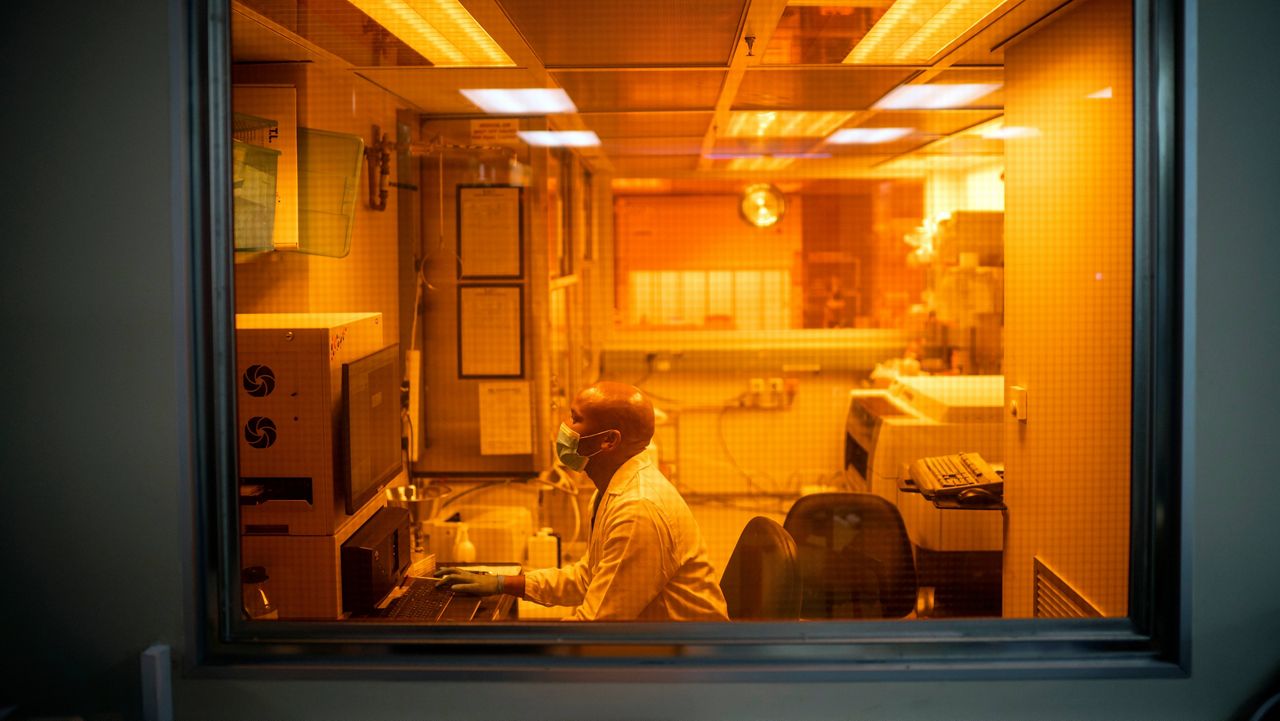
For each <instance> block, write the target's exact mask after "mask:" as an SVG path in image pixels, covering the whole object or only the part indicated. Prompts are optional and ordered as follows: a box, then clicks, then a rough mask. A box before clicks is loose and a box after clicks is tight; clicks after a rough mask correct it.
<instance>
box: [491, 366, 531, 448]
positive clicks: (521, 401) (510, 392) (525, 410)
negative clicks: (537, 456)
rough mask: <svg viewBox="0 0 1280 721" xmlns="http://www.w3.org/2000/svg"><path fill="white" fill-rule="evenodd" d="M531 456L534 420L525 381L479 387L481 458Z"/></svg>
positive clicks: (502, 382)
mask: <svg viewBox="0 0 1280 721" xmlns="http://www.w3.org/2000/svg"><path fill="white" fill-rule="evenodd" d="M530 453H533V418H532V413H531V406H530V404H529V384H528V383H527V382H526V381H492V382H485V383H481V384H480V455H482V456H511V455H527V454H530Z"/></svg>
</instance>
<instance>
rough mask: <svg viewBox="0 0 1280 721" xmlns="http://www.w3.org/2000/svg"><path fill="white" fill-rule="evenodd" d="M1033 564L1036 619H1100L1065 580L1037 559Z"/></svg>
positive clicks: (1096, 611)
mask: <svg viewBox="0 0 1280 721" xmlns="http://www.w3.org/2000/svg"><path fill="white" fill-rule="evenodd" d="M1034 562H1035V584H1036V593H1035V611H1034V615H1035V617H1036V618H1101V617H1102V612H1100V611H1099V610H1098V609H1097V607H1095V606H1094V605H1093V604H1092V603H1089V601H1088V600H1087V599H1086V598H1085V597H1084V596H1082V595H1080V593H1079V592H1078V591H1076V590H1075V589H1074V588H1072V587H1071V584H1070V583H1067V581H1066V579H1064V578H1063V577H1062V576H1059V575H1058V574H1057V572H1055V571H1054V570H1053V569H1051V568H1049V566H1047V565H1045V562H1044V561H1041V560H1040V558H1039V557H1036V558H1035V559H1034Z"/></svg>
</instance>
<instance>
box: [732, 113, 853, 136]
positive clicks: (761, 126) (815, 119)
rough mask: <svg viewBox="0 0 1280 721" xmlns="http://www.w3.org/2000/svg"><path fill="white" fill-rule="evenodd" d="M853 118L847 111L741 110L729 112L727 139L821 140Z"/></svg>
mask: <svg viewBox="0 0 1280 721" xmlns="http://www.w3.org/2000/svg"><path fill="white" fill-rule="evenodd" d="M851 117H853V113H851V112H847V111H830V112H818V111H811V110H761V111H755V110H738V111H734V112H731V113H729V127H728V129H727V130H726V131H725V132H724V134H723V135H722V137H726V138H821V137H825V136H826V135H827V134H828V133H830V132H831V131H832V130H835V129H836V128H838V127H840V126H841V125H843V124H844V123H845V121H846V120H848V119H849V118H851Z"/></svg>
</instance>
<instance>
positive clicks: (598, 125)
mask: <svg viewBox="0 0 1280 721" xmlns="http://www.w3.org/2000/svg"><path fill="white" fill-rule="evenodd" d="M579 117H581V118H582V121H583V122H584V123H585V124H586V125H587V127H589V128H591V129H592V130H594V131H596V135H599V136H600V137H601V138H668V137H679V136H698V137H702V136H703V135H705V134H706V132H707V126H708V125H710V124H711V118H712V113H704V112H684V113H580V114H579Z"/></svg>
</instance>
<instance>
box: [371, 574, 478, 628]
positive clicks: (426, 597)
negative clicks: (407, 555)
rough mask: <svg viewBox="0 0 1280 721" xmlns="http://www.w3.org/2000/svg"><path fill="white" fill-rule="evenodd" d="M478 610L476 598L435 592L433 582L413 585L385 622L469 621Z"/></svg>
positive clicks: (416, 582)
mask: <svg viewBox="0 0 1280 721" xmlns="http://www.w3.org/2000/svg"><path fill="white" fill-rule="evenodd" d="M479 608H480V597H479V596H469V595H465V594H460V593H454V592H453V591H447V590H445V589H443V588H436V587H435V582H434V581H415V582H414V584H413V585H412V586H410V587H409V590H408V591H405V592H404V595H403V596H401V597H400V599H399V600H398V601H396V605H395V608H394V609H392V611H391V613H390V614H389V615H388V618H393V619H398V620H401V621H470V620H471V619H472V618H473V617H474V616H475V615H476V610H477V609H479Z"/></svg>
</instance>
